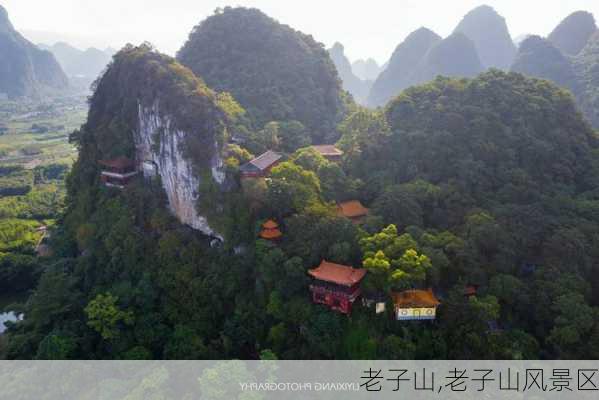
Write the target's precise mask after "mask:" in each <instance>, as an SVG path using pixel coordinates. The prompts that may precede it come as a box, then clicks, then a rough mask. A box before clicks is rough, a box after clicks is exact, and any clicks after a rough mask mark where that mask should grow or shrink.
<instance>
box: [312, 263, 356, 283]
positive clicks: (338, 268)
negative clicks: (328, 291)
mask: <svg viewBox="0 0 599 400" xmlns="http://www.w3.org/2000/svg"><path fill="white" fill-rule="evenodd" d="M308 273H309V274H310V275H312V276H313V277H314V278H316V279H318V280H321V281H326V282H332V283H336V284H338V285H343V286H352V285H354V284H356V283H358V282H360V281H361V280H362V278H364V275H366V270H365V269H361V268H352V267H349V266H347V265H341V264H335V263H332V262H328V261H326V260H322V262H321V263H320V265H319V266H318V267H317V268H314V269H311V270H308Z"/></svg>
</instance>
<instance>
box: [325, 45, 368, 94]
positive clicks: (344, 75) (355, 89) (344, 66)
mask: <svg viewBox="0 0 599 400" xmlns="http://www.w3.org/2000/svg"><path fill="white" fill-rule="evenodd" d="M329 55H330V56H331V59H332V60H333V63H334V64H335V67H336V68H337V72H338V74H339V78H341V81H342V82H343V89H345V90H347V91H348V92H349V93H351V94H352V96H353V97H354V100H356V102H358V103H360V104H363V105H365V104H366V99H367V98H368V93H369V92H370V88H371V86H372V80H365V79H362V78H359V77H357V76H356V75H355V74H354V71H353V68H352V65H351V64H350V62H349V60H348V59H347V57H346V56H345V49H344V47H343V45H342V44H341V43H335V44H334V45H333V47H331V48H330V49H329Z"/></svg>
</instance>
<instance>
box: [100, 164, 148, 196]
mask: <svg viewBox="0 0 599 400" xmlns="http://www.w3.org/2000/svg"><path fill="white" fill-rule="evenodd" d="M98 164H100V165H101V166H102V172H101V176H100V178H101V179H102V182H103V183H104V185H106V186H108V187H117V188H119V189H123V188H124V187H125V186H127V185H128V184H129V182H131V180H132V179H133V177H134V176H135V175H137V174H138V173H139V171H137V169H136V166H135V162H133V160H130V159H128V158H127V157H118V158H115V159H112V160H100V161H98Z"/></svg>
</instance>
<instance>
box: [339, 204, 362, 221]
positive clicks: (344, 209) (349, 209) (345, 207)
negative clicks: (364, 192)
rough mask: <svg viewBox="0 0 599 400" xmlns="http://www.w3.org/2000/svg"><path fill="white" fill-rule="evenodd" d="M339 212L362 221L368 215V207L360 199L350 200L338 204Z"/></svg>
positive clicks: (346, 216) (341, 214)
mask: <svg viewBox="0 0 599 400" xmlns="http://www.w3.org/2000/svg"><path fill="white" fill-rule="evenodd" d="M337 214H338V215H340V216H342V217H345V218H349V219H351V220H352V222H354V223H360V222H362V221H363V220H364V218H365V217H366V216H367V215H368V209H367V208H366V207H364V206H363V205H362V203H360V201H359V200H350V201H345V202H343V203H339V204H337Z"/></svg>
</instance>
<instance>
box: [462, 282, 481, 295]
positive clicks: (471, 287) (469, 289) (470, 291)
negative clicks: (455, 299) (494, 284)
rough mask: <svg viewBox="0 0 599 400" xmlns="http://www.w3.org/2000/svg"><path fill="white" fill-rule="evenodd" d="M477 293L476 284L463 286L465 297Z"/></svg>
mask: <svg viewBox="0 0 599 400" xmlns="http://www.w3.org/2000/svg"><path fill="white" fill-rule="evenodd" d="M477 293H478V285H466V286H465V287H464V296H465V297H472V296H476V294H477Z"/></svg>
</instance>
